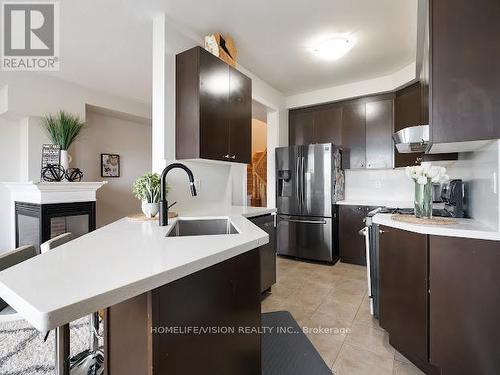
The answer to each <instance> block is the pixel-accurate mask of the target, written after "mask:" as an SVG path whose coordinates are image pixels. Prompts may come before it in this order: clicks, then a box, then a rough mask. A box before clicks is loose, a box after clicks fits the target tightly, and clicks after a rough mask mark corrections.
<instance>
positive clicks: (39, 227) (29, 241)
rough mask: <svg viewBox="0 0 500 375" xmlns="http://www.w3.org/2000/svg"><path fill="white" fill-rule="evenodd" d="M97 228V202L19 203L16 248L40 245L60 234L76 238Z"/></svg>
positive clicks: (16, 213) (16, 209)
mask: <svg viewBox="0 0 500 375" xmlns="http://www.w3.org/2000/svg"><path fill="white" fill-rule="evenodd" d="M93 230H95V202H72V203H52V204H36V203H28V202H15V236H16V247H19V246H24V245H34V246H35V247H36V248H37V250H38V252H40V244H42V243H43V242H45V241H47V240H50V239H51V238H54V237H56V236H58V235H60V234H63V233H66V232H71V233H72V234H73V235H74V236H75V237H79V236H82V235H84V234H85V233H88V232H91V231H93Z"/></svg>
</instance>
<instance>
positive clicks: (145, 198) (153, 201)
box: [132, 172, 168, 218]
mask: <svg viewBox="0 0 500 375" xmlns="http://www.w3.org/2000/svg"><path fill="white" fill-rule="evenodd" d="M166 190H167V191H168V187H166ZM132 192H133V193H134V195H135V196H136V197H137V199H140V200H141V202H142V204H141V208H142V212H143V213H144V215H145V216H146V217H148V218H153V217H155V216H156V214H157V213H158V211H159V209H160V203H159V202H160V175H159V174H158V173H151V172H148V173H146V174H145V175H143V176H141V177H139V178H138V179H137V180H135V182H134V185H133V188H132Z"/></svg>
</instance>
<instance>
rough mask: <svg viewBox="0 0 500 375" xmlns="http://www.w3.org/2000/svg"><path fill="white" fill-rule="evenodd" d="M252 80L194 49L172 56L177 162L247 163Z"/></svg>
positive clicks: (202, 51) (205, 52)
mask: <svg viewBox="0 0 500 375" xmlns="http://www.w3.org/2000/svg"><path fill="white" fill-rule="evenodd" d="M251 126H252V81H251V79H250V78H248V77H247V76H245V75H244V74H242V73H241V72H239V71H238V70H236V69H234V68H233V67H230V66H229V65H227V64H226V63H225V62H223V61H222V60H220V59H219V58H217V57H216V56H213V55H212V54H211V53H209V52H207V51H205V50H204V49H203V48H201V47H194V48H192V49H190V50H187V51H185V52H182V53H180V54H178V55H177V56H176V119H175V128H176V135H175V139H176V157H177V159H210V160H221V161H231V162H238V163H249V162H250V160H251V147H252V136H251V131H252V130H251V129H252V128H251Z"/></svg>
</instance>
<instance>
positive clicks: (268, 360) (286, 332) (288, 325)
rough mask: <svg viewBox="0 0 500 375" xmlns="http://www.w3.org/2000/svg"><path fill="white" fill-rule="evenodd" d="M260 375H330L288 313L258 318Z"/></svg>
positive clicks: (281, 312)
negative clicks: (260, 336)
mask: <svg viewBox="0 0 500 375" xmlns="http://www.w3.org/2000/svg"><path fill="white" fill-rule="evenodd" d="M262 327H264V333H263V334H262V375H331V374H332V371H331V370H330V369H329V368H328V366H327V365H326V363H325V362H324V361H323V359H322V358H321V356H320V354H319V353H318V352H317V350H316V349H315V348H314V346H313V345H312V344H311V342H310V341H309V339H308V338H307V336H306V335H305V334H304V333H303V332H302V329H301V328H300V327H299V325H298V324H297V322H296V321H295V319H294V318H293V317H292V315H291V314H290V313H289V312H288V311H277V312H271V313H265V314H262Z"/></svg>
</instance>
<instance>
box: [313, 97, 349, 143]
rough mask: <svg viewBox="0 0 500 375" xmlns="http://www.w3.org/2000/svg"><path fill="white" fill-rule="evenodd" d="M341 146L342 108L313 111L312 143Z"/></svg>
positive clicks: (335, 107) (334, 107)
mask: <svg viewBox="0 0 500 375" xmlns="http://www.w3.org/2000/svg"><path fill="white" fill-rule="evenodd" d="M330 142H331V143H333V144H336V145H341V144H342V107H340V106H333V107H330V108H325V109H320V110H318V111H314V137H313V143H330Z"/></svg>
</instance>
